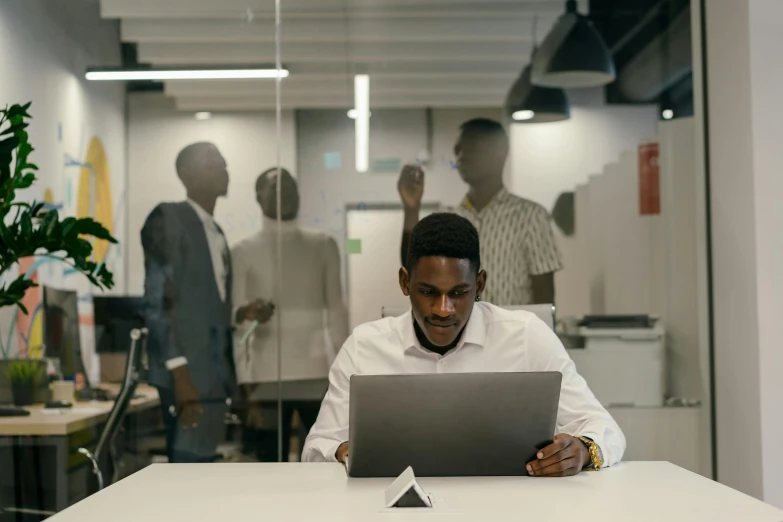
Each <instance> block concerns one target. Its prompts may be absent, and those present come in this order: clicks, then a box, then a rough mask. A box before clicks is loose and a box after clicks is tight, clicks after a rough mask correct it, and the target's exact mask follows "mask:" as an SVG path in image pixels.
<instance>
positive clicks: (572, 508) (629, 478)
mask: <svg viewBox="0 0 783 522" xmlns="http://www.w3.org/2000/svg"><path fill="white" fill-rule="evenodd" d="M420 482H421V484H422V486H423V487H424V490H425V491H427V492H428V493H430V494H431V495H432V496H433V501H434V503H435V508H434V509H431V510H427V509H392V510H386V509H384V507H383V505H384V490H385V489H386V487H387V486H388V485H389V484H390V483H391V479H348V478H347V477H346V476H345V472H344V471H343V469H342V466H340V465H338V464H154V465H152V466H149V467H147V468H146V469H144V470H142V471H140V472H138V473H136V474H134V475H132V476H130V477H128V478H126V479H125V480H123V481H121V482H119V483H117V484H114V485H112V486H111V487H109V488H107V489H105V490H103V491H101V492H100V493H98V494H96V495H93V496H91V497H89V498H88V499H86V500H84V501H82V502H80V503H78V504H76V505H74V506H71V507H70V508H68V509H67V510H65V511H64V512H62V513H58V514H57V515H55V516H54V517H52V518H51V519H50V520H51V521H52V522H106V521H107V520H111V521H112V522H138V521H139V520H160V521H162V522H174V521H187V522H202V521H203V522H212V521H214V520H222V521H225V522H240V521H246V520H270V521H271V520H274V521H275V522H277V521H288V520H290V521H297V522H299V521H317V522H323V521H337V520H339V521H346V522H352V521H356V522H367V521H372V520H387V521H388V520H392V521H400V522H404V521H408V520H426V521H431V520H448V521H462V520H464V521H468V520H470V521H473V522H475V521H483V520H536V521H539V520H541V521H548V520H553V521H554V520H573V521H579V522H615V521H617V522H628V521H634V522H661V521H666V522H685V521H687V522H702V521H703V522H739V521H751V520H752V521H754V522H781V521H783V511H780V510H778V509H775V508H773V507H772V506H769V505H767V504H764V503H762V502H760V501H758V500H755V499H753V498H751V497H748V496H746V495H744V494H742V493H739V492H737V491H734V490H732V489H730V488H728V487H726V486H723V485H721V484H718V483H715V482H712V481H710V480H708V479H705V478H703V477H701V476H699V475H696V474H693V473H691V472H689V471H686V470H683V469H682V468H678V467H676V466H674V465H673V464H669V463H663V462H630V463H623V464H620V465H618V466H616V467H614V468H611V469H607V470H604V471H601V472H599V473H589V472H584V473H581V474H580V475H578V476H576V477H569V478H549V479H547V478H522V477H519V478H448V479H426V478H423V479H420Z"/></svg>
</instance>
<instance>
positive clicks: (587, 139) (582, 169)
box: [509, 105, 659, 211]
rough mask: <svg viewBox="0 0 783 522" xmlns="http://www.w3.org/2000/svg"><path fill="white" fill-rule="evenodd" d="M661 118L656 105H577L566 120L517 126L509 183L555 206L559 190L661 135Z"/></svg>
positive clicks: (570, 187)
mask: <svg viewBox="0 0 783 522" xmlns="http://www.w3.org/2000/svg"><path fill="white" fill-rule="evenodd" d="M658 119H659V118H658V109H657V107H656V106H654V105H628V106H622V105H598V106H580V107H572V109H571V119H570V120H566V121H561V122H555V123H546V124H537V125H524V124H517V125H512V126H511V136H510V137H511V150H512V155H511V178H510V184H509V187H510V189H511V190H512V191H513V192H514V193H516V194H519V195H520V196H523V197H526V198H528V199H531V200H533V201H535V202H537V203H540V204H541V205H544V206H545V207H546V208H547V209H549V210H550V211H551V210H552V206H553V205H554V203H555V200H556V199H557V196H558V194H560V193H561V192H563V191H565V190H573V189H574V187H576V186H577V185H580V184H582V183H585V182H586V181H587V179H588V176H590V175H591V174H599V173H600V172H602V171H603V169H604V165H606V164H607V163H611V162H613V161H617V158H619V157H620V154H621V153H622V152H623V151H626V150H636V146H637V144H638V143H639V142H640V141H641V140H643V139H646V138H649V137H652V136H655V134H656V132H657V125H658Z"/></svg>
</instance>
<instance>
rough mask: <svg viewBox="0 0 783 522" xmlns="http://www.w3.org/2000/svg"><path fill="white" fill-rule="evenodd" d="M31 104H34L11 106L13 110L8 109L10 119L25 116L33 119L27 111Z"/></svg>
mask: <svg viewBox="0 0 783 522" xmlns="http://www.w3.org/2000/svg"><path fill="white" fill-rule="evenodd" d="M31 103H32V102H28V103H26V104H24V105H11V108H10V109H8V117H9V118H10V117H13V116H24V117H25V118H32V116H30V115H29V114H27V109H29V108H30V104H31Z"/></svg>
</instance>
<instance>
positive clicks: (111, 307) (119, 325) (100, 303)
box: [92, 296, 144, 353]
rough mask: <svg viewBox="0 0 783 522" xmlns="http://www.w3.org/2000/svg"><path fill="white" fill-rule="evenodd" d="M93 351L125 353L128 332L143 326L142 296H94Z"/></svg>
mask: <svg viewBox="0 0 783 522" xmlns="http://www.w3.org/2000/svg"><path fill="white" fill-rule="evenodd" d="M92 309H93V317H94V318H95V351H96V352H97V353H126V352H127V351H128V348H130V332H131V330H133V329H134V328H142V327H143V326H144V316H143V313H144V298H143V297H131V296H94V297H93V298H92Z"/></svg>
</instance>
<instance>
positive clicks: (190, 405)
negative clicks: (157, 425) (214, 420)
mask: <svg viewBox="0 0 783 522" xmlns="http://www.w3.org/2000/svg"><path fill="white" fill-rule="evenodd" d="M171 375H172V377H173V378H174V405H175V407H176V409H177V418H179V422H180V424H181V425H182V429H183V430H186V429H188V428H195V427H197V426H198V421H199V417H201V414H202V413H203V410H202V409H201V399H200V397H199V394H198V389H197V388H196V386H195V385H194V384H193V381H191V380H190V372H188V367H187V365H184V366H180V367H178V368H174V369H173V370H171Z"/></svg>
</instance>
